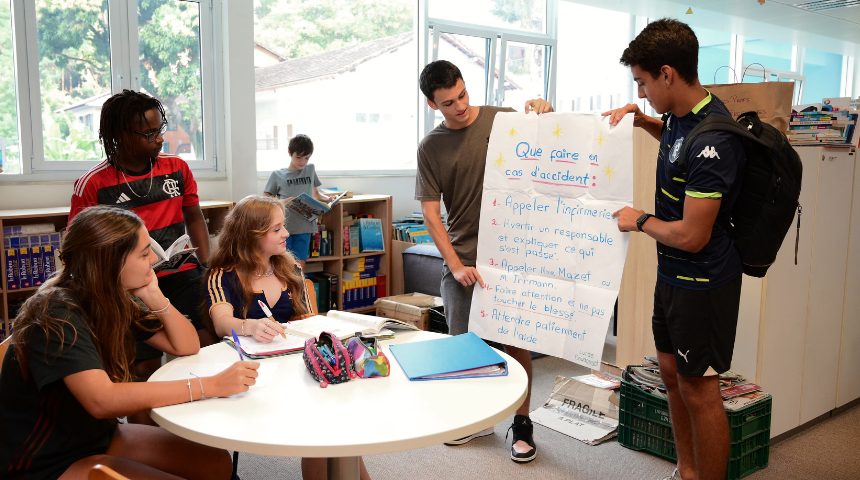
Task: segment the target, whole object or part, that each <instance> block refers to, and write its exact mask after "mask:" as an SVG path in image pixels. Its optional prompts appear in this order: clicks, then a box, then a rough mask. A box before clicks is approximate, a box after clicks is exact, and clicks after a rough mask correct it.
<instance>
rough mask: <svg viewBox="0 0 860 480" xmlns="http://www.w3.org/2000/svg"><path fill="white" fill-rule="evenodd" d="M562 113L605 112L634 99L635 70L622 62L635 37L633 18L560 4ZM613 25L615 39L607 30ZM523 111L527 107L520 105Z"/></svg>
mask: <svg viewBox="0 0 860 480" xmlns="http://www.w3.org/2000/svg"><path fill="white" fill-rule="evenodd" d="M558 17H559V18H558V20H559V24H560V25H564V28H560V29H559V31H558V56H559V58H558V78H559V82H558V87H557V88H556V96H557V98H558V101H557V102H556V105H555V109H556V110H557V111H559V112H590V111H598V110H600V111H605V110H609V109H610V108H618V107H620V106H622V105H625V104H627V103H629V102H632V101H634V100H635V97H633V96H632V94H633V92H634V90H633V77H632V76H631V75H630V68H628V67H625V66H623V65H621V63H619V61H618V60H619V59H620V58H621V54H622V52H624V49H625V48H627V45H628V44H629V43H630V41H631V40H632V39H633V32H632V31H631V30H630V28H627V26H628V25H630V24H631V15H629V14H626V13H620V12H615V11H612V10H604V9H601V8H595V7H590V6H585V5H577V4H574V3H569V2H559V5H558ZM607 25H613V26H616V27H618V28H617V29H616V28H613V34H612V35H606V26H607ZM519 108H522V106H520V107H519Z"/></svg>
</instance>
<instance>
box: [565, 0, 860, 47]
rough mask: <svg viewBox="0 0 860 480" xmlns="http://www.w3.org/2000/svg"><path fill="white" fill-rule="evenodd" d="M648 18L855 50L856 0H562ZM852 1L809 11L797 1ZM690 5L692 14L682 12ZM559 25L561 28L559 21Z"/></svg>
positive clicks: (859, 31) (859, 37)
mask: <svg viewBox="0 0 860 480" xmlns="http://www.w3.org/2000/svg"><path fill="white" fill-rule="evenodd" d="M568 1H573V2H574V3H582V4H588V5H592V6H594V7H598V8H607V9H611V10H616V11H622V12H626V13H630V14H635V15H641V16H647V17H648V18H662V17H671V18H677V19H679V20H682V21H685V22H687V23H689V24H691V25H694V26H698V27H702V28H710V29H715V30H723V31H729V32H732V33H736V34H739V35H744V36H746V37H749V38H761V39H766V40H772V41H777V42H782V43H789V44H793V45H802V46H805V47H809V48H815V49H819V50H824V51H830V52H832V53H838V54H842V55H851V56H855V57H857V56H860V1H856V0H766V1H765V3H764V4H763V5H762V4H760V3H759V0H568ZM835 1H838V2H841V3H840V4H843V5H857V6H848V7H841V8H833V9H828V10H822V11H810V10H808V9H804V8H800V7H797V6H795V5H797V4H805V3H809V4H816V5H818V6H831V5H833V4H832V3H831V2H835ZM688 9H692V10H693V14H692V15H688V14H687V13H686V12H687V10H688ZM559 28H564V26H563V25H559Z"/></svg>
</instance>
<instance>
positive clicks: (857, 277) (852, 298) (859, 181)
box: [836, 155, 860, 407]
mask: <svg viewBox="0 0 860 480" xmlns="http://www.w3.org/2000/svg"><path fill="white" fill-rule="evenodd" d="M855 158H856V155H855ZM840 351H841V353H840V360H839V385H838V387H837V394H836V406H837V407H841V406H843V405H845V404H846V403H848V402H850V401H852V400H854V399H856V398H860V165H855V166H854V195H853V199H852V206H851V233H850V237H849V243H848V271H847V273H846V275H845V311H844V313H843V315H842V345H841V348H840Z"/></svg>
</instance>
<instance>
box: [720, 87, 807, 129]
mask: <svg viewBox="0 0 860 480" xmlns="http://www.w3.org/2000/svg"><path fill="white" fill-rule="evenodd" d="M705 88H706V89H707V90H708V91H709V92H711V93H713V94H714V95H716V96H717V97H719V99H720V100H722V101H723V103H725V104H726V108H728V109H729V112H730V113H731V114H732V118H734V119H737V118H738V116H739V115H740V114H742V113H746V112H756V113H758V117H759V118H760V119H761V121H762V122H765V123H769V124H771V125H773V126H774V127H775V128H776V129H777V130H779V131H780V132H782V133H786V132H788V122H789V121H790V119H791V101H792V96H793V95H794V82H762V83H730V84H726V85H705Z"/></svg>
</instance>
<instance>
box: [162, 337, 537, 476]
mask: <svg viewBox="0 0 860 480" xmlns="http://www.w3.org/2000/svg"><path fill="white" fill-rule="evenodd" d="M441 336H442V335H440V334H437V333H430V332H412V331H409V332H403V331H398V332H397V336H396V338H394V339H391V340H384V341H380V346H381V347H382V348H383V350H384V351H385V354H386V356H388V359H389V363H390V364H391V374H390V375H389V376H388V377H385V378H371V379H362V378H359V379H356V380H353V381H351V382H348V383H345V384H340V385H329V386H328V387H327V388H320V386H319V383H317V382H316V381H314V379H313V378H312V377H311V375H310V373H309V372H308V371H307V369H305V365H304V363H303V361H302V356H301V354H294V355H288V356H285V357H277V358H270V359H266V360H262V361H261V362H263V363H266V362H277V363H279V364H280V365H279V366H278V369H277V371H276V372H275V374H274V377H273V378H272V379H271V380H270V381H269V382H268V384H267V385H266V386H264V387H262V388H258V389H253V388H252V389H251V391H250V392H248V393H246V394H243V395H241V396H234V397H230V398H216V399H209V400H205V401H198V402H193V403H184V404H180V405H172V406H169V407H161V408H156V409H153V410H152V413H151V415H152V418H153V419H154V420H155V421H156V422H158V424H159V425H161V426H162V427H164V428H165V429H166V430H168V431H170V432H173V433H175V434H177V435H179V436H181V437H184V438H187V439H189V440H193V441H195V442H198V443H201V444H204V445H210V446H213V447H218V448H223V449H227V450H233V451H239V452H247V453H256V454H261V455H274V456H283V457H325V458H328V467H329V469H328V472H329V473H328V478H330V479H332V478H338V479H343V480H352V479H355V480H357V479H358V478H359V476H358V471H359V463H358V462H359V457H360V456H362V455H374V454H380V453H390V452H398V451H403V450H411V449H415V448H423V447H428V446H431V445H438V444H440V443H443V442H445V441H448V440H452V439H455V438H461V437H465V436H467V435H469V434H472V433H475V432H477V431H480V430H483V429H485V428H488V427H491V426H493V425H495V424H496V423H499V422H500V421H502V420H504V419H505V418H507V417H508V416H509V415H510V414H511V413H513V412H514V411H515V410H516V409H517V408H518V407H519V406H520V405H521V404H522V402H523V400H524V399H525V396H526V391H527V385H528V380H527V377H526V373H525V370H523V367H522V366H521V365H520V364H519V363H517V361H516V360H514V359H513V358H511V357H510V356H508V355H506V354H505V353H503V352H500V354H501V355H502V357H504V359H505V360H507V362H508V375H507V376H504V377H487V378H466V379H453V380H433V381H419V382H413V381H410V380H409V379H408V378H407V377H406V375H405V374H404V373H403V370H402V369H401V368H400V365H399V364H398V363H397V360H395V359H394V356H393V355H391V352H390V350H389V348H388V347H389V345H392V344H397V343H406V342H414V341H421V340H431V339H434V338H439V337H441ZM235 360H238V356H237V354H236V350H234V349H232V348H230V346H229V345H227V344H225V343H219V344H217V345H212V346H209V347H206V348H204V349H202V350H201V351H200V353H199V354H197V355H193V356H190V357H183V358H178V359H176V360H174V361H172V362H170V364H168V365H166V366H164V367H162V368H161V369H159V370H158V371H157V372H155V373H154V374H153V375H152V379H151V380H150V381H153V380H157V379H158V378H159V377H160V376H161V375H162V374H164V372H165V371H166V369H167V368H168V366H170V365H173V364H174V363H175V362H182V363H213V362H233V361H235Z"/></svg>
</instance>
